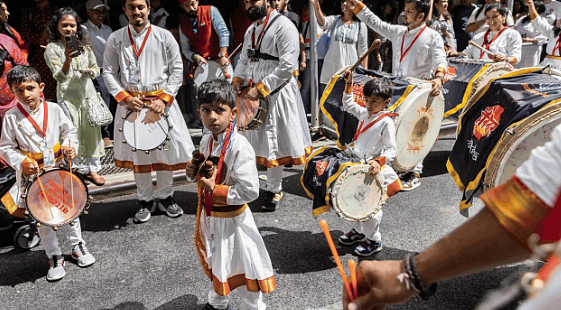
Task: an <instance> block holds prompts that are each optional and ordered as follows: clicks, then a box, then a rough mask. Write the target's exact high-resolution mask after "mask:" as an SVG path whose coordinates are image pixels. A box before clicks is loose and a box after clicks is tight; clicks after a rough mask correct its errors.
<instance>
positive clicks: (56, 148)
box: [0, 66, 95, 281]
mask: <svg viewBox="0 0 561 310" xmlns="http://www.w3.org/2000/svg"><path fill="white" fill-rule="evenodd" d="M7 80H8V84H9V85H10V88H11V90H12V92H13V93H14V95H15V96H16V97H17V100H18V104H17V106H16V107H15V108H12V109H11V110H9V111H8V112H7V113H6V116H5V117H4V122H3V124H2V137H1V138H0V158H2V159H3V160H4V161H6V163H7V164H9V165H10V166H12V168H14V169H15V170H16V172H17V179H16V184H15V185H14V187H12V189H11V190H10V192H9V194H7V195H6V196H4V197H3V198H2V203H4V205H5V206H6V208H7V209H8V210H10V212H11V213H12V214H13V213H14V212H20V213H21V212H22V211H21V210H22V209H25V203H26V202H25V200H24V199H22V197H21V196H22V194H23V193H24V191H23V190H24V189H25V187H26V186H27V184H29V182H30V181H29V179H30V178H29V176H31V175H38V174H39V173H40V172H41V170H42V169H41V168H42V167H53V166H54V165H55V161H58V160H61V159H62V157H63V156H64V157H65V158H66V159H67V160H72V159H73V158H74V157H76V151H75V150H76V149H77V148H78V138H77V136H76V128H75V127H74V125H72V122H71V121H70V120H69V119H68V117H66V115H65V114H64V113H63V111H62V109H61V108H60V107H59V106H58V104H55V103H51V102H47V101H44V100H42V99H41V92H42V91H43V88H44V87H45V84H44V83H42V82H41V75H39V72H37V70H35V68H33V67H30V66H16V67H14V68H12V69H11V70H10V72H8V77H7ZM61 140H62V141H63V143H62V146H61V145H60V142H59V141H61ZM69 141H71V143H72V146H71V145H69ZM74 223H75V224H74V225H69V224H67V225H64V232H65V234H66V238H67V239H68V241H69V242H70V244H71V245H72V247H73V251H72V258H74V259H76V260H77V262H78V266H80V267H88V266H90V265H92V264H93V263H94V262H95V258H94V257H93V255H92V254H90V252H89V250H88V249H87V248H86V245H85V244H86V243H85V242H84V240H83V239H82V231H81V228H80V220H79V219H78V218H76V219H75V220H74ZM38 231H39V237H41V243H42V244H43V247H44V248H45V252H46V253H47V256H48V257H49V272H48V273H47V280H49V281H56V280H60V279H62V278H63V277H64V275H65V274H66V272H65V271H64V257H63V256H62V250H61V249H60V247H59V245H58V240H57V238H56V231H54V230H53V228H52V227H49V226H46V225H44V226H40V227H38Z"/></svg>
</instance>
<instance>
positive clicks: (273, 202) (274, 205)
mask: <svg viewBox="0 0 561 310" xmlns="http://www.w3.org/2000/svg"><path fill="white" fill-rule="evenodd" d="M282 196H283V192H282V191H280V192H278V193H273V192H269V191H268V192H267V194H265V199H264V200H263V204H262V205H261V209H262V210H265V211H275V210H276V209H278V208H279V205H280V201H281V199H282Z"/></svg>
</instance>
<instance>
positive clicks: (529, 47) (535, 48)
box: [514, 1, 547, 68]
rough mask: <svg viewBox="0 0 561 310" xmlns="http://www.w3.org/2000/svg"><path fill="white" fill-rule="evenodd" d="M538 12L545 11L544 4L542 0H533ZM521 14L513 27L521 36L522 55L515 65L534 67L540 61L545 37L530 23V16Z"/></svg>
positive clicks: (518, 66) (545, 40)
mask: <svg viewBox="0 0 561 310" xmlns="http://www.w3.org/2000/svg"><path fill="white" fill-rule="evenodd" d="M534 6H535V7H536V11H537V12H538V14H540V15H541V14H543V13H544V12H545V5H544V3H543V2H542V1H536V2H534ZM527 13H528V12H526V15H523V16H522V17H521V18H519V19H518V20H517V21H516V24H515V25H514V29H515V30H516V31H518V32H519V33H520V35H521V36H522V42H523V44H522V57H521V58H520V61H519V62H518V63H517V64H516V65H515V67H516V68H527V67H535V66H537V65H539V63H540V55H541V54H542V46H543V45H544V44H545V43H546V42H547V37H546V36H545V35H543V34H542V33H541V32H540V31H539V30H538V29H537V28H536V27H535V26H534V24H533V23H532V21H531V19H530V16H528V14H527Z"/></svg>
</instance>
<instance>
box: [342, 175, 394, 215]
mask: <svg viewBox="0 0 561 310" xmlns="http://www.w3.org/2000/svg"><path fill="white" fill-rule="evenodd" d="M369 168H370V165H354V166H349V167H345V170H344V171H343V172H342V173H341V174H339V176H338V177H337V179H336V180H335V182H334V183H332V188H331V204H332V206H333V209H335V211H336V212H337V214H338V215H339V216H341V217H343V218H344V219H346V220H349V221H354V222H362V221H366V220H367V219H369V218H371V217H372V216H374V215H375V214H376V213H378V211H380V209H381V208H382V202H383V201H384V199H385V197H386V187H385V186H384V176H383V175H382V173H378V174H377V175H375V176H374V177H372V176H370V175H368V169H369Z"/></svg>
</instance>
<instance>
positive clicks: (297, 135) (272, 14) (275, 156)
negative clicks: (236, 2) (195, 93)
mask: <svg viewBox="0 0 561 310" xmlns="http://www.w3.org/2000/svg"><path fill="white" fill-rule="evenodd" d="M252 5H253V6H252V7H249V6H250V5H249V4H246V7H248V9H249V10H250V11H251V12H253V11H255V8H256V7H259V8H264V7H265V5H266V0H260V1H255V2H253V3H252ZM264 12H267V11H264ZM248 16H249V14H248ZM265 21H267V22H266V24H267V25H265V26H266V27H267V28H268V29H266V31H265V32H263V34H262V35H261V36H260V34H261V33H262V31H263V30H264V24H265ZM259 37H261V38H260V40H258V39H259ZM298 38H299V35H298V30H297V29H296V27H295V26H294V24H293V23H292V22H291V21H290V20H289V19H288V18H286V17H285V16H282V15H281V14H280V13H278V12H277V11H276V10H272V9H270V10H269V11H268V13H267V14H266V15H265V16H262V17H261V18H259V19H258V20H256V21H255V22H254V23H253V24H252V25H251V26H249V28H248V29H247V32H246V34H245V38H244V43H243V47H242V54H241V57H240V60H239V62H238V65H237V67H236V71H235V74H234V81H233V83H234V85H243V84H244V83H249V84H251V85H252V86H253V87H254V88H256V89H257V91H258V92H259V95H260V96H261V97H263V98H265V101H267V102H268V106H267V115H266V118H265V120H264V122H263V124H262V125H261V126H260V127H259V128H258V129H257V130H248V131H246V132H245V134H244V135H245V137H246V138H247V139H248V140H249V142H250V143H251V145H252V146H253V148H254V149H255V153H256V161H257V163H258V164H261V165H264V166H266V167H267V191H268V192H267V194H266V196H265V200H264V202H263V204H262V208H263V209H264V210H270V211H274V210H275V209H277V208H278V206H279V202H280V199H281V198H282V172H283V168H284V167H283V166H284V165H288V164H292V165H302V164H303V163H305V161H306V155H308V154H310V153H311V145H312V142H311V138H310V133H309V130H308V123H307V120H306V114H305V112H304V106H303V104H302V97H301V95H300V90H299V89H298V84H297V81H296V78H295V77H294V73H295V71H296V70H297V69H298V55H299V53H300V42H299V39H298ZM252 49H253V50H255V51H256V53H258V55H256V56H252V55H249V54H248V51H250V50H252ZM238 87H239V86H236V88H238ZM250 92H251V91H250Z"/></svg>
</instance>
